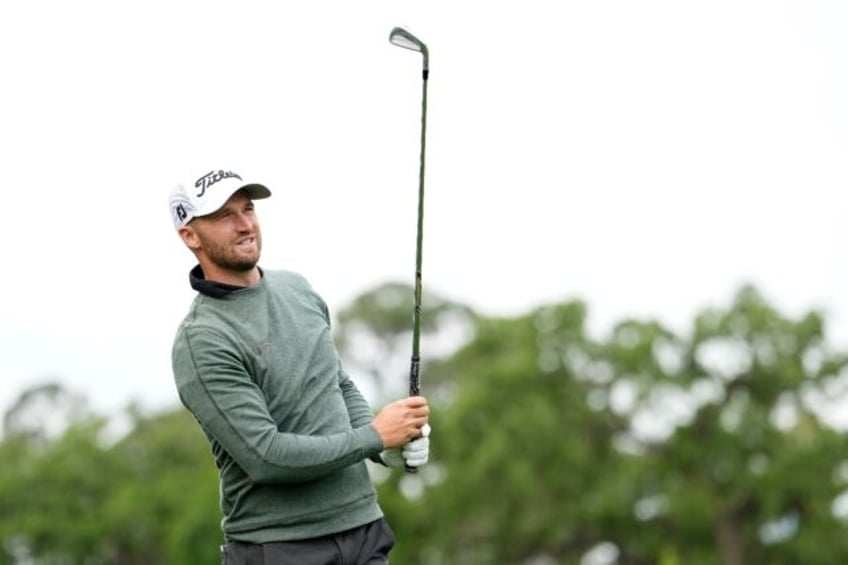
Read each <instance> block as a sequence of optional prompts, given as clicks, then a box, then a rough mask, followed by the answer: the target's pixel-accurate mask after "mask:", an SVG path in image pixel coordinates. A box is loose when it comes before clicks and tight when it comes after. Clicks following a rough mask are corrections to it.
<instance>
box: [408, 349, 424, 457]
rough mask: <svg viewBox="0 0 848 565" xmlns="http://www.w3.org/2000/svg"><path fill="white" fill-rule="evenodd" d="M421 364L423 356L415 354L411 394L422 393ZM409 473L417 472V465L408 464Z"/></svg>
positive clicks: (412, 365) (411, 368) (411, 365)
mask: <svg viewBox="0 0 848 565" xmlns="http://www.w3.org/2000/svg"><path fill="white" fill-rule="evenodd" d="M420 366H421V358H420V357H416V356H413V357H412V363H411V364H410V367H409V396H418V395H419V394H420V393H421V378H420V377H419V371H420ZM406 472H407V473H417V472H418V469H417V468H416V467H410V466H409V465H407V466H406Z"/></svg>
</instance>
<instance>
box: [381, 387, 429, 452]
mask: <svg viewBox="0 0 848 565" xmlns="http://www.w3.org/2000/svg"><path fill="white" fill-rule="evenodd" d="M429 414H430V408H429V407H428V406H427V399H426V398H424V397H423V396H410V397H408V398H402V399H400V400H396V401H394V402H392V403H391V404H388V405H386V406H385V407H384V408H383V409H382V410H380V412H379V413H378V414H377V415H376V416H375V417H374V420H373V421H372V422H371V425H372V426H374V428H375V429H376V430H377V433H378V434H380V438H381V439H382V440H383V449H393V448H395V447H400V446H402V445H406V444H407V443H409V442H410V441H412V440H414V439H418V438H423V437H424V433H423V431H422V428H423V427H424V425H425V424H426V423H427V417H428V416H429ZM428 446H429V444H428Z"/></svg>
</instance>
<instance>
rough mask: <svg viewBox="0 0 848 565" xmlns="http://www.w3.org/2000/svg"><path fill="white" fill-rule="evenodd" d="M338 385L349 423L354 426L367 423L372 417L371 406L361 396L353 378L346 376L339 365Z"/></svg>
mask: <svg viewBox="0 0 848 565" xmlns="http://www.w3.org/2000/svg"><path fill="white" fill-rule="evenodd" d="M339 387H340V388H341V390H342V396H343V397H344V401H345V405H346V406H347V413H348V415H349V416H350V425H351V426H353V427H354V428H359V427H362V426H367V425H369V424H370V423H371V421H372V420H373V419H374V413H373V412H372V410H371V406H370V405H369V404H368V401H367V400H365V397H364V396H362V393H361V392H360V391H359V388H358V387H357V386H356V383H355V382H353V379H351V378H350V377H349V376H348V374H347V373H346V372H345V371H344V369H342V368H341V366H339Z"/></svg>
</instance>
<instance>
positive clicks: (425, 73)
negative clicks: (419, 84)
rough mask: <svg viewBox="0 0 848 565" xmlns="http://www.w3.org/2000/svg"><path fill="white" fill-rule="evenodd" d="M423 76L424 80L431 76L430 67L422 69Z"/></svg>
mask: <svg viewBox="0 0 848 565" xmlns="http://www.w3.org/2000/svg"><path fill="white" fill-rule="evenodd" d="M421 78H422V79H424V80H427V79H428V78H430V69H424V70H423V71H421Z"/></svg>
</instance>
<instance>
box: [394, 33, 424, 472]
mask: <svg viewBox="0 0 848 565" xmlns="http://www.w3.org/2000/svg"><path fill="white" fill-rule="evenodd" d="M389 42H390V43H391V44H392V45H397V46H398V47H403V48H404V49H410V50H412V51H418V52H419V53H421V55H422V56H423V59H424V64H423V70H422V73H421V78H422V94H421V154H420V160H419V168H418V234H417V237H416V244H415V292H414V296H415V306H414V308H413V311H412V363H411V366H410V369H409V395H410V396H417V395H418V394H420V393H421V378H420V375H419V370H420V364H421V355H420V340H421V244H422V240H423V237H422V236H423V231H424V148H425V140H426V132H427V78H428V76H429V74H430V61H429V59H430V57H429V53H428V51H427V46H426V45H424V42H422V41H421V40H420V39H418V38H417V37H415V36H414V35H412V34H411V33H410V32H409V31H407V30H406V29H404V28H402V27H396V28H394V29H393V30H392V31H391V33H390V34H389ZM406 470H407V471H408V472H410V473H414V472H415V468H413V467H407V468H406Z"/></svg>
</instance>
